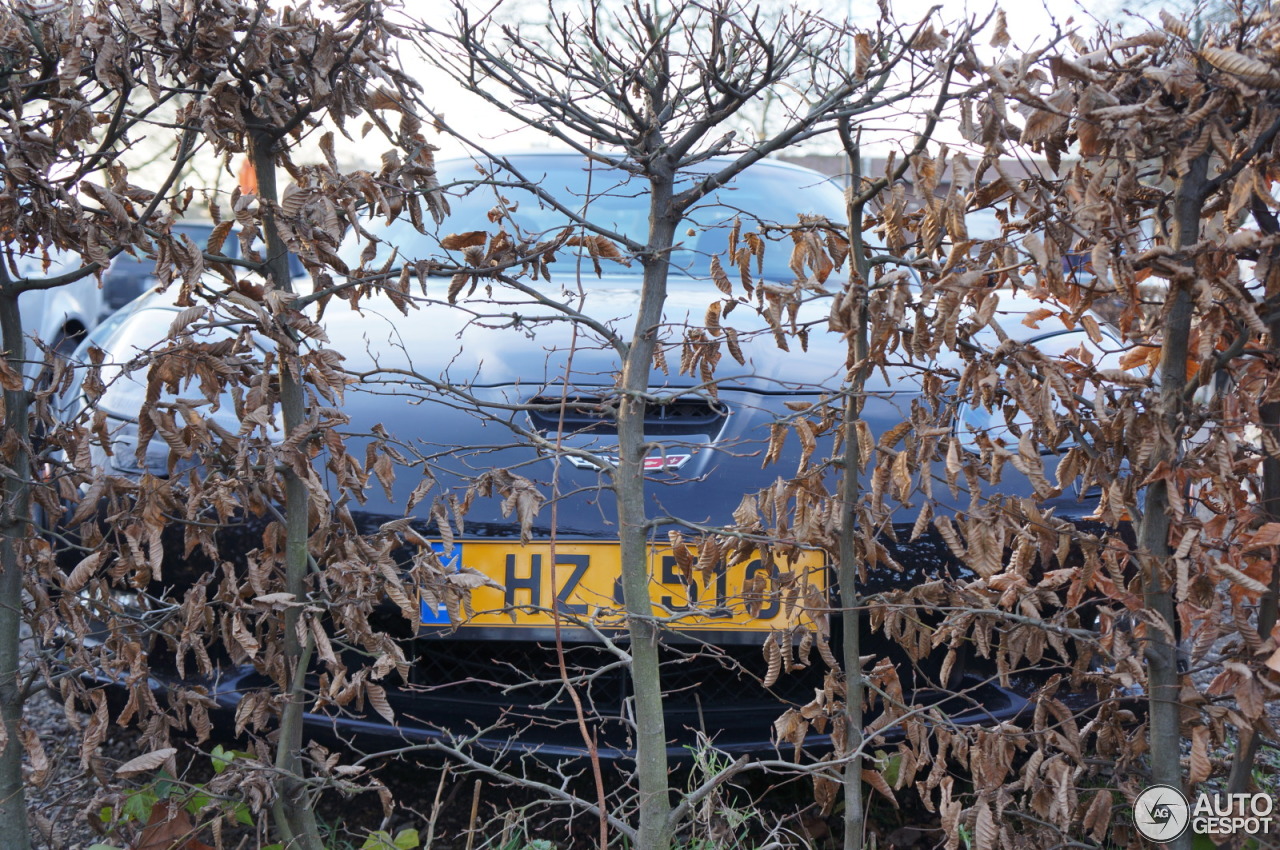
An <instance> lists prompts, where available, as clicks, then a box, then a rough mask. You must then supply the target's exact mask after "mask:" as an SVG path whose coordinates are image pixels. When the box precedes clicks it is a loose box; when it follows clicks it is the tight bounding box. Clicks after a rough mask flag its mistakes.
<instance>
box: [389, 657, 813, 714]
mask: <svg viewBox="0 0 1280 850" xmlns="http://www.w3.org/2000/svg"><path fill="white" fill-rule="evenodd" d="M418 647H419V652H420V654H419V656H418V658H417V659H416V665H415V669H414V674H413V683H414V685H415V686H417V687H420V688H423V689H424V690H426V691H429V692H433V693H439V694H440V695H442V696H447V697H449V698H453V699H458V698H463V697H465V698H467V699H472V700H475V701H476V702H478V703H489V704H502V705H505V706H514V705H525V706H541V705H544V704H547V703H548V702H550V703H551V704H552V705H553V706H554V705H557V704H559V703H560V702H563V700H562V699H561V697H562V696H563V694H562V693H561V681H560V671H559V665H558V662H557V658H556V649H555V646H554V645H550V646H548V645H543V644H535V643H531V642H521V641H438V642H437V641H424V642H420V643H419V644H418ZM614 660H615V656H613V655H612V654H610V653H608V652H606V651H605V650H604V649H602V648H601V647H598V646H593V645H581V644H578V645H574V644H568V645H566V646H565V667H566V670H567V672H568V674H569V675H570V676H571V677H579V676H581V677H586V676H588V675H589V674H591V673H592V672H593V671H599V670H600V669H602V668H604V667H606V666H607V665H609V664H610V663H611V662H612V661H614ZM815 660H816V658H815ZM819 668H821V663H820V662H819V663H818V665H817V667H816V668H810V669H808V670H804V671H797V672H794V673H792V674H790V675H784V676H782V677H781V679H780V680H779V682H778V683H777V684H776V685H774V687H773V688H771V689H765V688H764V687H763V686H762V685H761V684H760V678H759V677H761V676H763V675H764V672H765V662H764V659H763V656H762V655H761V652H760V649H759V647H757V646H754V645H752V646H735V647H731V648H725V649H716V650H711V649H705V648H701V649H700V648H696V647H689V648H687V649H685V650H681V649H674V648H664V650H663V661H662V683H663V689H664V690H665V691H666V693H667V698H666V704H667V708H668V711H675V712H681V711H685V712H694V713H697V712H702V713H703V714H707V713H715V712H717V711H729V712H737V711H741V710H742V709H744V708H764V707H777V709H778V711H779V712H781V711H783V710H785V708H786V707H787V706H788V705H794V704H800V703H804V702H808V701H809V700H810V699H812V698H813V689H814V687H815V686H816V685H820V684H821V676H822V670H821V669H819ZM585 690H586V692H587V693H588V694H589V696H590V702H591V703H592V704H593V705H594V706H595V708H596V709H597V710H598V711H599V712H601V713H602V714H604V715H609V716H617V714H618V713H619V712H621V711H622V710H623V702H624V701H625V700H626V698H627V697H628V696H629V695H630V692H631V688H630V680H629V677H628V675H627V672H626V670H625V669H624V668H622V667H617V668H614V669H611V670H608V671H607V672H605V673H602V674H601V673H597V674H596V675H595V676H594V677H593V678H592V679H591V681H590V684H589V686H588V687H587V688H585Z"/></svg>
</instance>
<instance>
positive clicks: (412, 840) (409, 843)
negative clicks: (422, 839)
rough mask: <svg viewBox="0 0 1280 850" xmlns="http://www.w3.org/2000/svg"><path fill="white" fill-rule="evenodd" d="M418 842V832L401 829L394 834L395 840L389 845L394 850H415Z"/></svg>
mask: <svg viewBox="0 0 1280 850" xmlns="http://www.w3.org/2000/svg"><path fill="white" fill-rule="evenodd" d="M418 841H419V839H418V830H416V829H402V830H400V831H399V832H398V833H396V838H395V840H394V841H392V842H391V843H392V844H394V845H395V848H396V850H417V847H418Z"/></svg>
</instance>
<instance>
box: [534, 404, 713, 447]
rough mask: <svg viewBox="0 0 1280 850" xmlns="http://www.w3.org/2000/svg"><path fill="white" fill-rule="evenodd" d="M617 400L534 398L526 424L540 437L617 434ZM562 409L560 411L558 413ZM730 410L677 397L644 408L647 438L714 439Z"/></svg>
mask: <svg viewBox="0 0 1280 850" xmlns="http://www.w3.org/2000/svg"><path fill="white" fill-rule="evenodd" d="M617 403H618V400H617V399H616V398H603V397H600V396H569V397H568V398H564V399H562V398H560V397H559V396H554V395H549V396H548V395H542V396H535V397H534V398H531V399H529V401H528V404H530V405H535V407H531V408H530V410H529V421H530V423H531V424H532V425H533V427H534V428H535V429H537V430H539V431H542V432H543V433H556V432H560V433H563V434H579V433H585V434H600V435H609V434H617V433H618V426H617V422H616V421H615V418H614V417H615V414H616V410H617ZM562 407H563V410H562V409H561V408H562ZM728 416H729V409H728V408H727V407H725V406H724V404H722V403H720V402H719V401H714V400H712V399H706V398H701V397H699V396H678V397H675V398H672V399H670V400H665V401H661V402H658V401H652V402H649V403H648V404H647V405H645V411H644V432H645V436H646V437H691V436H705V437H708V438H712V439H714V438H715V437H716V435H718V434H719V433H720V429H721V428H722V427H723V426H724V421H725V419H726V418H728Z"/></svg>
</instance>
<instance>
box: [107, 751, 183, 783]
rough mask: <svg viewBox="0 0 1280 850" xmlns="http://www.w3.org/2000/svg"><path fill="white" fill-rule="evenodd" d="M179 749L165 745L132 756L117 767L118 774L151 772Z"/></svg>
mask: <svg viewBox="0 0 1280 850" xmlns="http://www.w3.org/2000/svg"><path fill="white" fill-rule="evenodd" d="M177 752H178V750H177V749H176V748H174V747H163V748H161V749H159V750H152V751H151V752H149V753H143V754H142V755H140V756H137V757H136V758H131V759H129V760H128V761H127V762H125V763H124V764H122V765H120V766H119V767H117V768H116V776H133V775H134V774H136V773H150V772H151V771H153V770H159V769H160V768H161V767H162V766H163V765H164V763H165V762H167V761H168V760H169V759H170V758H172V757H173V756H174V755H175V754H176V753H177Z"/></svg>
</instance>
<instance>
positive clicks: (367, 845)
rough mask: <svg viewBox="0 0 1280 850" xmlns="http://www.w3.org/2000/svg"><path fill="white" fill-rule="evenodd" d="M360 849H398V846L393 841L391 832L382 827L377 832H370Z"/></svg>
mask: <svg viewBox="0 0 1280 850" xmlns="http://www.w3.org/2000/svg"><path fill="white" fill-rule="evenodd" d="M360 850H396V846H395V844H393V843H392V841H391V833H389V832H387V831H386V830H385V829H380V830H378V831H377V832H371V833H369V837H368V838H366V839H365V840H364V844H361V845H360Z"/></svg>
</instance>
